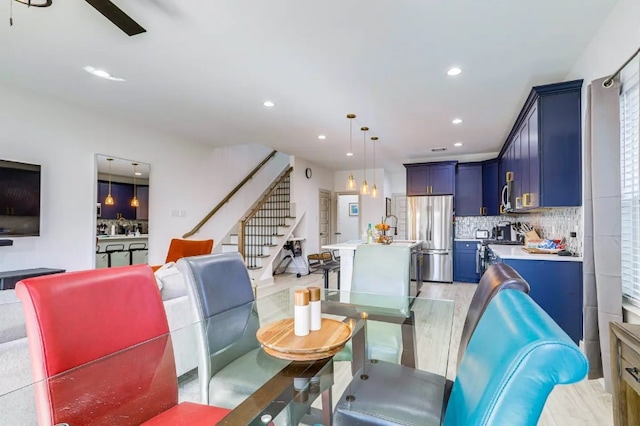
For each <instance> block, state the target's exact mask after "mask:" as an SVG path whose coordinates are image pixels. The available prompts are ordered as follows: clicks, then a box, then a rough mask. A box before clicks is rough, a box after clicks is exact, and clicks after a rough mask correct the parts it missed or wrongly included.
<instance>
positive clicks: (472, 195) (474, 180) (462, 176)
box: [454, 163, 484, 216]
mask: <svg viewBox="0 0 640 426" xmlns="http://www.w3.org/2000/svg"><path fill="white" fill-rule="evenodd" d="M454 201H455V203H454V204H455V211H456V216H481V215H483V214H484V209H483V207H484V204H483V199H482V163H464V164H458V167H457V171H456V196H455V199H454Z"/></svg>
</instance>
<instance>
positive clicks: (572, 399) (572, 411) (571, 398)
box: [258, 273, 613, 426]
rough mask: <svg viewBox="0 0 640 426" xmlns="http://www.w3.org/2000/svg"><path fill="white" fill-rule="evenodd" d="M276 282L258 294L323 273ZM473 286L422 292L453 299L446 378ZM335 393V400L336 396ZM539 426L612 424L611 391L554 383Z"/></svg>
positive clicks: (315, 280)
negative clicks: (554, 385)
mask: <svg viewBox="0 0 640 426" xmlns="http://www.w3.org/2000/svg"><path fill="white" fill-rule="evenodd" d="M274 279H275V284H274V285H273V286H270V288H267V289H263V290H261V289H258V297H260V296H261V295H266V294H270V293H271V292H273V291H276V290H281V289H284V288H288V287H291V286H309V285H317V286H320V287H322V286H323V285H324V284H323V281H322V274H311V275H306V276H303V277H300V278H296V275H295V274H282V275H276V276H275V277H274ZM329 286H330V288H336V274H335V273H331V274H330V279H329ZM475 288H476V286H475V285H474V284H462V283H454V284H435V283H426V284H425V285H424V287H423V291H422V295H424V296H425V297H431V298H439V299H450V300H453V301H454V302H455V313H454V319H453V330H452V336H451V347H450V350H449V364H448V369H447V377H448V378H450V379H452V380H453V379H454V378H455V371H456V358H457V354H458V342H459V341H460V336H461V334H462V326H463V324H464V319H465V317H466V315H467V309H468V307H469V303H470V302H471V298H472V296H473V292H474V291H475ZM342 370H343V369H337V370H336V378H335V379H336V382H338V381H348V380H350V374H349V371H348V370H347V369H344V371H342ZM339 395H340V394H338V393H337V392H336V394H334V402H335V400H336V399H337V398H339ZM538 424H539V425H541V426H578V425H588V426H596V425H598V426H608V425H613V415H612V409H611V394H608V393H606V392H605V391H604V386H603V383H602V380H583V381H582V382H579V383H576V384H573V385H565V386H556V388H555V389H554V390H553V392H552V393H551V395H550V396H549V399H548V400H547V403H546V405H545V407H544V410H543V412H542V415H541V417H540V421H539V423H538Z"/></svg>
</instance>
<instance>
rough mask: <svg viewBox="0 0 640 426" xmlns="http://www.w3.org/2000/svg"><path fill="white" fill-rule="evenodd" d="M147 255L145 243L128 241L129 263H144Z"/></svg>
mask: <svg viewBox="0 0 640 426" xmlns="http://www.w3.org/2000/svg"><path fill="white" fill-rule="evenodd" d="M148 255H149V250H147V243H129V264H130V265H139V264H146V263H148V262H147V258H148Z"/></svg>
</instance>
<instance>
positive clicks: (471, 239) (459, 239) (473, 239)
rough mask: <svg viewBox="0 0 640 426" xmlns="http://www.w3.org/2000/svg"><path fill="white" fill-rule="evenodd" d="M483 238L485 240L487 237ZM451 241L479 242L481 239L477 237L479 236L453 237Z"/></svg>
mask: <svg viewBox="0 0 640 426" xmlns="http://www.w3.org/2000/svg"><path fill="white" fill-rule="evenodd" d="M484 239H485V240H486V239H487V238H484ZM453 241H473V242H476V243H481V242H482V239H479V238H455V239H454V240H453Z"/></svg>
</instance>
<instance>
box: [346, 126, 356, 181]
mask: <svg viewBox="0 0 640 426" xmlns="http://www.w3.org/2000/svg"><path fill="white" fill-rule="evenodd" d="M347 118H348V119H349V152H347V157H353V134H352V131H353V126H352V124H353V119H354V118H356V115H355V114H347ZM347 189H348V190H349V191H353V190H355V189H356V180H355V179H354V178H353V172H351V171H349V179H347Z"/></svg>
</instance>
